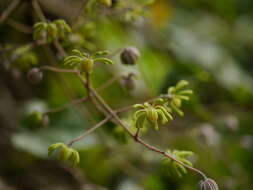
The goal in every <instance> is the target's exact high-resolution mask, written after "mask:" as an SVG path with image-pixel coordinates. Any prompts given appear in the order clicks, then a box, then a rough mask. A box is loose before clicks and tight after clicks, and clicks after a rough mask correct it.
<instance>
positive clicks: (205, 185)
mask: <svg viewBox="0 0 253 190" xmlns="http://www.w3.org/2000/svg"><path fill="white" fill-rule="evenodd" d="M198 189H199V190H219V187H218V185H217V183H216V182H215V181H214V180H212V179H210V178H207V179H204V180H201V181H200V182H199V188H198Z"/></svg>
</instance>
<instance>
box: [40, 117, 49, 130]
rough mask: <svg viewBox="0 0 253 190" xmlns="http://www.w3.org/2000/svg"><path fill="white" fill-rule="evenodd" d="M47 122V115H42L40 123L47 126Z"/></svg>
mask: <svg viewBox="0 0 253 190" xmlns="http://www.w3.org/2000/svg"><path fill="white" fill-rule="evenodd" d="M49 122H50V120H49V117H48V115H47V114H45V115H43V117H42V122H41V125H42V126H43V127H47V126H48V124H49Z"/></svg>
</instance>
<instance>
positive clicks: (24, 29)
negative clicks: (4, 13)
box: [6, 18, 33, 34]
mask: <svg viewBox="0 0 253 190" xmlns="http://www.w3.org/2000/svg"><path fill="white" fill-rule="evenodd" d="M6 23H7V24H8V25H9V26H11V27H12V28H14V29H16V30H18V31H19V32H22V33H25V34H31V33H33V29H32V27H30V26H27V25H25V24H23V23H20V22H18V21H15V20H13V19H11V18H8V19H7V21H6Z"/></svg>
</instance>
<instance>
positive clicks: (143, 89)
mask: <svg viewBox="0 0 253 190" xmlns="http://www.w3.org/2000/svg"><path fill="white" fill-rule="evenodd" d="M13 1H15V0H13ZM13 1H9V0H1V1H0V13H1V14H0V15H1V17H0V18H1V19H0V189H1V190H57V189H61V190H78V189H84V190H93V189H94V190H95V189H101V190H102V189H112V190H144V189H145V190H165V189H171V190H193V189H197V183H198V180H199V179H198V177H197V176H195V175H192V173H189V174H187V175H184V176H183V177H182V178H177V177H175V176H168V175H167V174H166V172H164V170H163V166H162V164H161V162H162V157H161V156H159V155H157V154H156V153H153V152H150V151H147V150H146V149H144V148H143V147H141V146H140V145H137V144H136V143H135V142H133V141H132V139H128V137H127V135H126V134H125V133H124V131H122V130H121V128H119V127H118V126H115V125H113V124H112V123H108V124H106V125H105V126H104V127H103V128H100V129H99V130H97V131H96V132H95V133H93V134H91V135H90V136H88V137H86V138H85V139H84V140H82V141H80V142H78V143H76V144H75V146H74V147H75V148H77V149H78V151H79V153H80V156H81V162H80V164H79V166H78V167H75V168H72V167H70V166H69V165H68V164H67V163H60V162H58V161H57V160H54V159H52V158H48V156H47V147H48V145H50V144H51V143H54V142H59V141H61V142H67V141H69V140H70V139H72V138H74V137H76V136H78V135H79V134H80V133H81V132H83V131H84V130H87V129H89V128H90V127H91V126H92V125H94V124H95V123H97V122H98V121H99V120H101V119H103V117H102V115H101V114H100V113H98V112H97V111H96V109H94V107H93V106H92V105H91V104H90V103H84V104H80V105H78V106H70V107H68V108H67V109H65V110H63V111H61V112H57V113H51V114H49V117H50V124H49V125H48V126H47V127H38V126H31V123H30V122H29V119H28V118H27V114H28V113H29V111H30V110H41V111H43V110H47V109H52V108H56V107H58V106H61V105H64V104H65V103H66V102H68V101H69V100H70V99H71V98H73V97H76V98H77V97H82V96H84V95H85V93H86V92H85V90H84V89H83V87H82V85H81V84H80V82H79V81H78V80H77V79H76V78H75V77H73V76H71V75H58V74H55V73H52V72H46V73H44V80H43V82H42V83H41V84H39V85H31V84H30V83H29V82H28V81H27V79H26V73H27V71H28V70H29V69H31V68H32V67H34V66H42V65H54V66H61V61H60V60H59V56H58V54H57V51H56V50H55V48H54V47H52V45H51V46H50V45H49V46H46V45H45V46H39V47H35V48H32V49H29V48H27V47H26V46H25V45H23V44H27V43H31V42H32V40H33V39H32V26H33V24H34V23H35V22H36V21H38V18H37V16H36V14H35V13H34V11H33V9H32V6H31V2H30V1H29V0H27V1H21V2H19V3H18V5H17V7H16V8H15V9H14V10H13V11H12V12H11V13H10V15H9V16H8V17H7V18H5V19H3V14H4V13H5V12H6V9H7V7H8V6H9V5H10V4H11V3H13ZM38 2H39V4H40V5H41V7H42V10H43V12H44V14H45V15H46V17H47V18H48V19H49V20H53V19H57V18H63V19H66V21H67V22H69V23H71V22H72V20H73V18H74V17H75V15H76V13H77V12H78V10H79V9H80V7H81V8H82V3H83V2H85V1H83V2H82V1H78V0H38ZM85 3H86V4H85V6H84V7H83V8H82V9H83V10H82V16H81V18H80V19H79V20H78V23H77V24H76V27H75V31H74V32H73V34H71V35H70V36H68V40H67V41H65V40H63V41H61V42H60V43H61V44H62V46H63V47H64V49H65V50H66V51H67V52H70V50H71V49H73V48H77V49H80V50H83V51H89V52H93V51H95V50H103V49H108V50H110V51H111V52H115V53H116V54H115V56H114V57H113V58H112V59H113V61H114V62H115V64H114V65H113V66H99V67H97V68H96V71H95V72H94V74H93V75H92V82H93V84H94V86H96V87H99V86H100V85H103V84H104V83H105V81H107V80H110V79H111V78H114V77H116V78H118V79H119V80H117V81H116V82H114V83H113V84H112V85H110V86H109V87H108V88H106V89H105V90H103V91H101V92H100V93H101V95H102V96H103V97H104V98H105V100H106V101H107V102H108V103H109V104H110V105H111V106H112V107H113V108H120V107H122V106H126V105H131V104H134V103H136V102H142V101H144V100H146V99H148V98H150V97H154V96H157V95H159V94H161V93H164V92H166V90H167V88H168V87H169V86H171V85H174V84H175V83H176V82H177V81H178V80H181V79H185V80H188V81H189V82H190V87H191V88H192V89H194V92H195V93H194V95H193V96H192V97H191V100H190V101H189V102H187V103H184V108H183V110H184V112H185V116H184V117H176V119H175V120H174V121H172V122H170V123H169V124H168V125H166V126H162V127H161V128H160V130H159V131H153V130H148V131H146V132H145V134H143V138H144V139H145V140H146V141H148V142H150V143H151V144H154V145H157V146H159V147H161V148H162V149H183V150H191V151H193V152H194V153H195V156H194V157H193V158H192V160H191V161H192V162H193V163H194V166H195V167H197V168H199V169H201V170H203V171H204V172H205V173H206V174H207V175H208V176H210V177H211V178H213V179H215V180H216V181H217V183H218V184H219V187H220V189H221V190H242V189H243V190H250V189H252V185H253V183H252V178H253V172H252V171H253V164H252V159H253V128H252V124H253V117H252V116H253V115H252V114H253V14H252V13H253V1H252V0H156V1H154V2H151V1H147V0H127V1H125V0H113V1H112V5H111V6H110V7H106V6H104V5H103V4H102V3H99V2H96V1H95V0H89V1H88V0H87V1H86V2H85ZM128 46H135V47H137V48H138V49H139V51H140V53H141V56H140V58H139V59H138V61H137V64H136V65H134V66H126V65H123V64H122V63H121V62H120V58H119V50H120V49H122V48H125V47H128ZM129 72H133V73H135V74H136V75H137V77H136V78H135V79H134V86H135V88H134V89H128V88H126V86H125V83H124V81H122V78H121V76H122V75H126V74H127V73H129ZM64 81H65V82H64ZM131 115H132V113H131V112H129V113H128V114H124V115H122V118H123V119H124V120H125V121H128V122H131Z"/></svg>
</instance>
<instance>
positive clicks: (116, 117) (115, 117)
mask: <svg viewBox="0 0 253 190" xmlns="http://www.w3.org/2000/svg"><path fill="white" fill-rule="evenodd" d="M90 90H91V93H92V94H94V97H95V98H96V99H97V101H98V102H99V103H100V104H101V105H102V106H103V107H104V108H105V109H106V110H107V111H108V112H109V114H110V115H112V116H113V119H115V120H116V121H117V123H118V124H120V125H121V126H122V127H123V128H124V129H125V130H126V131H127V133H128V134H129V135H130V136H131V137H132V138H133V139H134V140H135V141H136V142H137V143H139V144H142V145H143V146H145V147H146V148H148V149H149V150H152V151H154V152H157V153H160V154H163V155H164V156H166V157H168V158H170V159H172V160H173V161H175V162H177V163H179V164H181V165H183V166H184V167H186V168H188V169H189V170H191V171H193V172H196V173H198V174H199V175H200V176H202V177H203V178H204V179H206V175H205V174H204V173H203V172H201V171H200V170H198V169H196V168H193V167H191V166H189V165H187V164H184V163H183V162H181V161H179V160H177V159H176V158H174V157H173V156H171V155H169V154H168V153H166V152H165V151H162V150H160V149H158V148H156V147H155V146H152V145H149V144H148V143H146V142H144V141H143V140H141V139H140V138H136V136H135V134H133V133H132V132H131V131H130V129H129V126H128V125H127V124H125V123H124V122H123V121H122V120H121V119H120V118H119V116H118V115H117V114H116V113H115V112H114V111H113V110H112V109H111V108H110V106H109V105H108V104H107V103H106V102H105V101H104V100H103V99H102V97H100V95H99V94H98V93H97V92H96V91H95V90H94V89H93V88H90Z"/></svg>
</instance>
